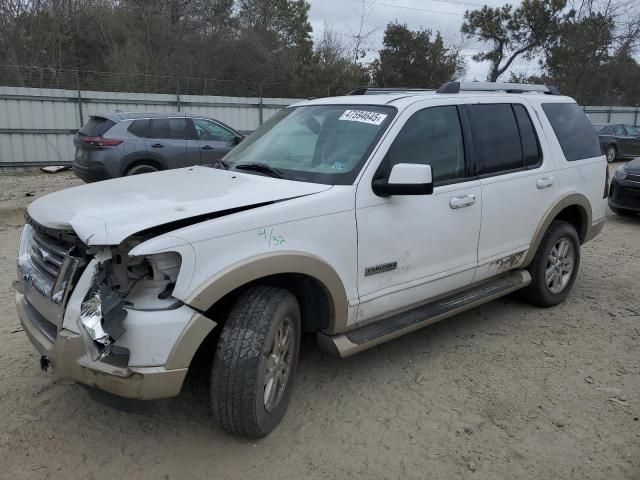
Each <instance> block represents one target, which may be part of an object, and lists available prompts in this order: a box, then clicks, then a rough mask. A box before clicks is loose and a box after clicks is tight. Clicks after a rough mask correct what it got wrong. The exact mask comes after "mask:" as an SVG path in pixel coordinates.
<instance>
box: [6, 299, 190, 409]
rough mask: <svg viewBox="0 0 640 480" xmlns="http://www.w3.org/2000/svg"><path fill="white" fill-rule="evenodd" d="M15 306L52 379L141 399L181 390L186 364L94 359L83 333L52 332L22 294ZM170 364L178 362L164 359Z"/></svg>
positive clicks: (155, 397)
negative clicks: (138, 364) (149, 364)
mask: <svg viewBox="0 0 640 480" xmlns="http://www.w3.org/2000/svg"><path fill="white" fill-rule="evenodd" d="M16 308H17V311H18V316H19V317H20V322H21V324H22V327H23V329H24V331H25V333H26V334H27V337H29V340H31V343H32V344H33V345H34V347H35V348H36V350H37V351H38V352H39V353H40V355H42V356H44V357H47V359H48V360H49V362H50V364H51V367H52V369H53V377H54V380H55V381H62V380H66V381H69V380H70V381H74V382H78V383H82V384H85V385H90V386H93V387H96V388H98V389H100V390H104V391H106V392H109V393H112V394H114V395H119V396H121V397H126V398H133V399H140V400H151V399H158V398H168V397H174V396H176V395H178V394H179V393H180V389H181V388H182V383H183V382H184V379H185V376H186V374H187V367H188V365H186V366H183V365H180V368H165V367H166V366H160V367H128V366H127V364H126V361H125V362H119V361H118V360H119V359H118V356H116V355H111V356H108V357H106V358H105V359H104V360H101V361H93V360H92V359H91V358H90V357H89V356H88V355H87V347H86V344H85V339H84V338H83V336H82V335H80V334H78V333H75V332H72V331H70V330H67V329H64V328H63V329H61V330H59V331H58V332H57V334H56V335H52V334H51V331H48V330H47V328H46V325H47V324H49V325H50V322H49V321H48V320H47V319H46V318H44V317H43V316H42V315H41V314H40V313H39V312H38V311H37V310H36V309H35V308H33V307H32V306H31V305H30V304H29V302H28V301H27V299H26V297H25V296H24V295H22V294H21V293H16ZM54 328H55V327H54ZM186 331H188V329H187V330H186ZM52 337H53V338H52ZM170 363H174V364H175V363H181V362H176V361H173V362H172V361H171V360H170V361H169V362H167V364H170ZM182 363H183V362H182Z"/></svg>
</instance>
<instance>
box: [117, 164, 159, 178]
mask: <svg viewBox="0 0 640 480" xmlns="http://www.w3.org/2000/svg"><path fill="white" fill-rule="evenodd" d="M157 171H158V167H156V166H155V165H150V164H148V163H139V164H138V165H134V166H133V167H131V168H129V170H127V172H126V173H125V175H126V176H127V177H128V176H130V175H141V174H143V173H153V172H157Z"/></svg>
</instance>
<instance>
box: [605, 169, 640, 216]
mask: <svg viewBox="0 0 640 480" xmlns="http://www.w3.org/2000/svg"><path fill="white" fill-rule="evenodd" d="M609 206H610V207H613V208H618V209H622V210H631V211H634V212H640V183H638V182H631V181H628V180H621V179H619V178H615V177H614V178H613V179H612V180H611V186H610V187H609Z"/></svg>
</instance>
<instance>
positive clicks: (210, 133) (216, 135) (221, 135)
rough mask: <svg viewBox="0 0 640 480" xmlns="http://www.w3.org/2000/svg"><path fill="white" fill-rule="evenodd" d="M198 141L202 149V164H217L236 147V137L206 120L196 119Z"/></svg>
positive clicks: (194, 121)
mask: <svg viewBox="0 0 640 480" xmlns="http://www.w3.org/2000/svg"><path fill="white" fill-rule="evenodd" d="M193 123H194V126H195V128H196V139H197V142H198V146H199V147H200V163H201V164H203V165H206V164H211V163H215V162H216V160H219V159H220V158H222V157H224V156H225V155H226V154H227V153H229V152H230V151H231V149H232V148H233V147H234V146H235V145H236V135H235V134H234V133H233V132H231V131H229V130H227V129H226V128H224V127H223V126H221V125H219V124H217V123H216V122H214V121H212V120H209V119H206V118H194V119H193Z"/></svg>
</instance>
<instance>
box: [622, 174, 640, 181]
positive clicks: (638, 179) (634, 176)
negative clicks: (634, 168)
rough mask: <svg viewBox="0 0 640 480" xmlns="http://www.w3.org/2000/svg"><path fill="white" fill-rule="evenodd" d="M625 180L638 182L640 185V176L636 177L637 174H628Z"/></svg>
mask: <svg viewBox="0 0 640 480" xmlns="http://www.w3.org/2000/svg"><path fill="white" fill-rule="evenodd" d="M625 180H628V181H630V182H638V183H640V175H635V174H632V173H630V174H628V175H627V178H626V179H625Z"/></svg>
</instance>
